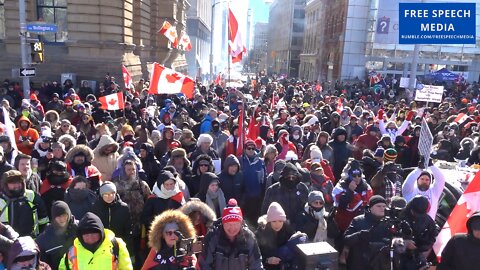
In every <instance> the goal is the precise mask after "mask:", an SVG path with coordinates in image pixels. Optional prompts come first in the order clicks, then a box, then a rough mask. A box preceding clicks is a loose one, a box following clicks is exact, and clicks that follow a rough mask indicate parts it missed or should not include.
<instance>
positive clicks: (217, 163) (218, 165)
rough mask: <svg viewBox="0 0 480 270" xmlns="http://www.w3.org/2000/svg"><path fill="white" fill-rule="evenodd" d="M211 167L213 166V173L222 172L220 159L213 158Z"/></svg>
mask: <svg viewBox="0 0 480 270" xmlns="http://www.w3.org/2000/svg"><path fill="white" fill-rule="evenodd" d="M212 161H213V167H214V168H215V174H219V173H221V172H222V159H213V160H212Z"/></svg>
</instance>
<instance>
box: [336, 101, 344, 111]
mask: <svg viewBox="0 0 480 270" xmlns="http://www.w3.org/2000/svg"><path fill="white" fill-rule="evenodd" d="M342 111H343V100H342V98H338V101H337V112H338V113H341V112H342Z"/></svg>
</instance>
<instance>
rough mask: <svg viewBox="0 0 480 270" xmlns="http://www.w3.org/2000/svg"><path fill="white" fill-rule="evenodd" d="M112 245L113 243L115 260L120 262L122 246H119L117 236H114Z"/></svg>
mask: <svg viewBox="0 0 480 270" xmlns="http://www.w3.org/2000/svg"><path fill="white" fill-rule="evenodd" d="M112 245H113V248H112V253H113V256H114V257H115V261H117V262H118V257H119V254H120V247H119V246H118V241H117V238H116V237H113V239H112Z"/></svg>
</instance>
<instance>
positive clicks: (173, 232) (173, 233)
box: [164, 231, 175, 236]
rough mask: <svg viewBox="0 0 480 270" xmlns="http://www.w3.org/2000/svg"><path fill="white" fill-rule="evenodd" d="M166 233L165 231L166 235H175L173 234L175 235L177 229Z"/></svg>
mask: <svg viewBox="0 0 480 270" xmlns="http://www.w3.org/2000/svg"><path fill="white" fill-rule="evenodd" d="M164 233H165V234H166V235H168V236H173V235H175V231H166V232H164Z"/></svg>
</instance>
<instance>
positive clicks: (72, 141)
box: [58, 134, 77, 148]
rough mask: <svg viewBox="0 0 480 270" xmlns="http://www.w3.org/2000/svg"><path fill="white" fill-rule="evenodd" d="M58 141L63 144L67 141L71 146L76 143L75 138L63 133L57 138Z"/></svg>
mask: <svg viewBox="0 0 480 270" xmlns="http://www.w3.org/2000/svg"><path fill="white" fill-rule="evenodd" d="M58 141H59V142H61V143H63V144H65V142H69V143H70V145H71V147H72V148H73V147H75V146H76V145H77V140H75V138H74V137H73V136H72V135H70V134H64V135H62V136H60V137H59V138H58Z"/></svg>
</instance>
